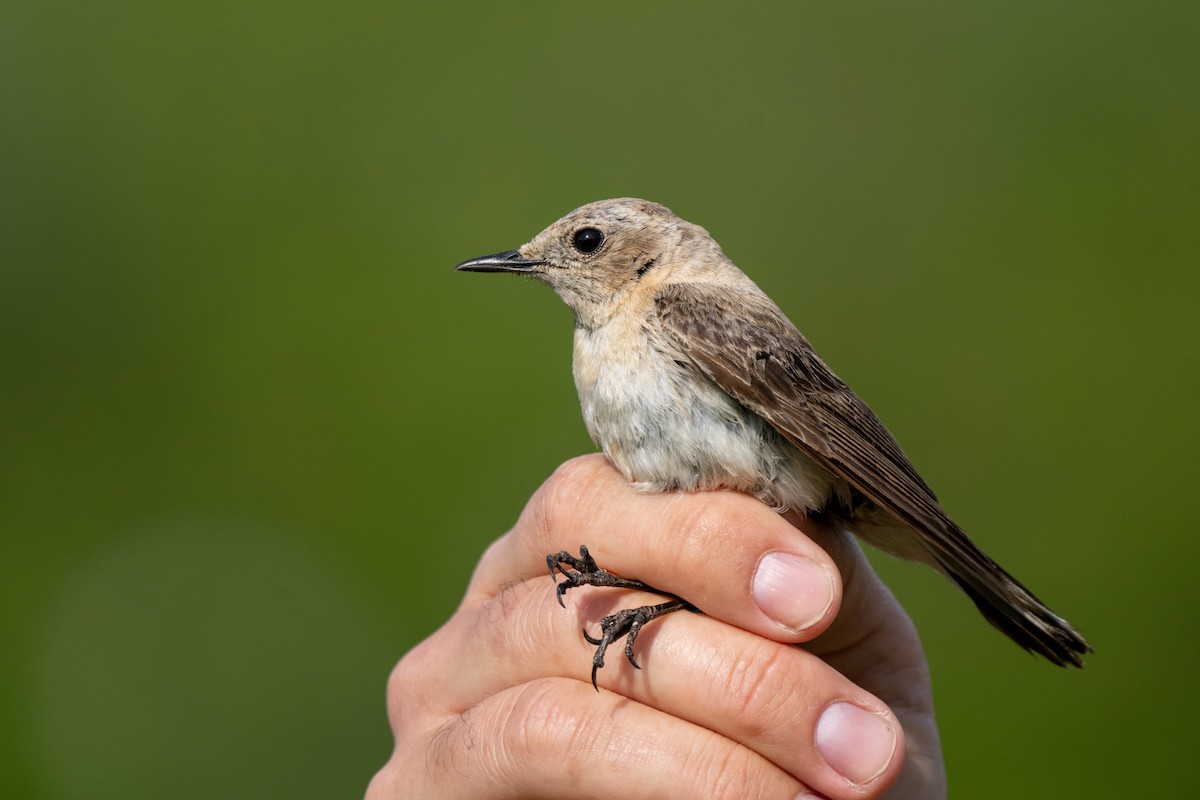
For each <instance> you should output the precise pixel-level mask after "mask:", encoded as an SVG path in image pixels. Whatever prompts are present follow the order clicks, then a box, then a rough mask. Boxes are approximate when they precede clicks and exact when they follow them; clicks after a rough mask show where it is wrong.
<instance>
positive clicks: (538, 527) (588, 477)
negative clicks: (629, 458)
mask: <svg viewBox="0 0 1200 800" xmlns="http://www.w3.org/2000/svg"><path fill="white" fill-rule="evenodd" d="M605 464H606V462H605V461H604V458H603V456H597V455H589V456H580V457H578V458H573V459H571V460H570V461H567V462H566V463H564V464H562V465H560V466H559V467H558V469H556V470H554V472H553V473H552V474H551V475H550V477H549V478H547V479H546V481H545V482H544V483H543V484H542V485H541V486H540V487H538V490H537V491H536V492H534V494H533V497H532V498H530V500H529V504H528V505H527V506H526V507H525V513H524V514H523V515H522V522H523V523H525V524H524V525H523V527H524V528H526V529H527V530H528V531H530V532H531V533H532V534H533V535H534V536H535V537H537V538H539V539H546V540H552V539H553V538H554V534H555V533H557V532H558V531H560V530H562V529H563V528H564V527H569V526H570V522H569V521H570V520H571V519H573V518H575V517H576V516H577V515H578V514H579V510H580V507H581V506H582V505H583V498H584V497H586V496H587V495H589V494H590V493H592V492H593V491H594V490H595V487H596V485H597V483H598V482H599V481H600V480H601V479H602V478H603V477H604V473H605V470H606V467H605Z"/></svg>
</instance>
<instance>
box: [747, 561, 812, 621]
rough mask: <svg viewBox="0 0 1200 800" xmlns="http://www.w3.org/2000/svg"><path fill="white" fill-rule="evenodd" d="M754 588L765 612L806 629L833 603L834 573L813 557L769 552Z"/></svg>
mask: <svg viewBox="0 0 1200 800" xmlns="http://www.w3.org/2000/svg"><path fill="white" fill-rule="evenodd" d="M750 591H751V594H752V595H753V596H754V602H755V604H756V605H757V606H758V608H759V610H761V611H762V612H763V613H764V614H766V615H767V616H768V617H770V618H771V619H773V620H775V621H776V622H778V623H779V624H781V625H783V626H784V627H787V628H790V629H792V630H794V631H802V630H804V629H805V628H808V627H811V626H812V625H815V624H816V623H818V622H820V621H821V618H822V617H824V616H825V613H826V612H827V611H829V606H831V605H832V604H833V576H832V575H830V574H829V570H828V569H827V568H826V567H824V566H822V565H821V564H818V563H817V562H816V561H813V560H812V559H811V558H805V557H804V556H798V555H795V554H793V553H767V554H766V555H765V556H763V557H762V560H761V561H759V562H758V571H757V572H755V573H754V582H753V583H752V584H751V589H750Z"/></svg>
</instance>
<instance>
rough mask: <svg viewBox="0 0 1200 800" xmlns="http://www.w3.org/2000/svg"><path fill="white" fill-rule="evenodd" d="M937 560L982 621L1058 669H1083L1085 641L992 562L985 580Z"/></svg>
mask: <svg viewBox="0 0 1200 800" xmlns="http://www.w3.org/2000/svg"><path fill="white" fill-rule="evenodd" d="M938 561H939V562H940V563H941V566H942V567H943V568H944V569H945V570H946V572H947V573H948V574H949V575H950V577H951V578H953V579H954V582H955V583H957V584H958V585H959V587H960V588H961V589H962V590H963V591H964V592H966V594H967V596H968V597H970V598H971V600H972V601H973V602H974V603H975V605H976V607H977V608H978V609H979V611H980V612H981V613H982V614H983V616H984V618H985V619H987V621H988V622H990V623H992V625H994V626H995V627H996V628H997V629H999V630H1000V631H1001V632H1002V633H1004V634H1005V635H1006V636H1008V638H1010V639H1012V640H1013V641H1014V642H1016V643H1017V644H1019V645H1021V647H1024V648H1025V649H1026V650H1029V651H1030V652H1034V653H1038V654H1040V655H1043V656H1045V657H1046V658H1047V659H1049V660H1050V661H1052V662H1054V663H1055V664H1057V665H1058V666H1060V667H1068V666H1070V667H1082V666H1083V655H1084V654H1085V653H1090V652H1092V648H1091V646H1090V645H1089V644H1088V643H1087V641H1085V640H1084V638H1083V637H1082V636H1081V635H1080V634H1079V632H1078V631H1076V630H1075V629H1074V628H1072V627H1071V624H1070V623H1069V622H1067V621H1066V620H1065V619H1063V618H1062V617H1060V616H1058V615H1057V614H1055V613H1054V612H1053V611H1051V610H1050V609H1049V608H1047V607H1046V605H1045V603H1043V602H1042V601H1041V600H1038V599H1037V597H1035V596H1034V594H1033V592H1030V591H1029V590H1028V589H1026V588H1025V587H1024V586H1022V585H1021V584H1020V583H1019V582H1018V581H1017V580H1016V579H1015V578H1013V577H1012V576H1011V575H1009V574H1008V573H1007V572H1005V571H1004V570H1003V569H1001V568H1000V567H999V566H997V565H996V564H995V563H994V562H991V563H990V564H989V566H990V567H991V568H992V569H989V570H987V572H986V573H985V575H986V578H984V577H983V576H981V575H980V574H979V573H977V572H975V571H974V570H972V569H971V567H970V566H969V565H964V564H951V563H947V560H945V559H940V558H939V559H938ZM989 561H990V559H989ZM964 567H966V569H964Z"/></svg>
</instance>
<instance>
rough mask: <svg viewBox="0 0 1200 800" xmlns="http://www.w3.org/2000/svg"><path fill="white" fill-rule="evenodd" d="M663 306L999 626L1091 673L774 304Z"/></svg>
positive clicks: (759, 300) (729, 380)
mask: <svg viewBox="0 0 1200 800" xmlns="http://www.w3.org/2000/svg"><path fill="white" fill-rule="evenodd" d="M654 299H655V304H656V308H657V311H658V315H659V319H660V320H661V321H662V323H663V326H664V328H665V329H666V331H667V333H668V334H669V335H670V336H672V337H673V339H674V340H675V343H676V344H677V346H678V347H679V349H680V350H681V351H682V352H684V353H686V354H687V355H688V357H690V358H691V359H692V360H693V361H694V362H695V363H696V364H697V365H698V366H699V367H700V368H701V369H702V370H703V371H704V372H705V373H706V374H707V375H708V376H709V377H710V378H712V380H714V381H715V382H716V383H717V384H718V385H719V386H720V387H721V388H722V389H724V390H725V391H726V392H728V393H729V395H730V396H732V397H733V398H734V399H736V400H737V401H738V402H740V403H741V404H742V405H744V406H746V407H747V408H748V409H750V410H751V411H753V412H754V413H756V414H758V415H759V416H760V417H762V418H763V419H765V420H766V421H767V422H768V423H770V425H771V426H772V427H774V428H775V430H777V431H778V432H779V433H780V434H782V435H783V436H784V437H785V438H786V439H787V440H788V441H790V442H791V443H792V444H793V445H795V446H796V447H798V448H799V449H800V450H801V451H803V452H804V453H806V454H807V455H808V456H809V457H810V458H812V459H813V460H814V461H815V462H817V463H818V464H820V465H821V466H822V467H824V468H825V469H827V470H829V471H830V472H832V473H834V474H835V475H840V476H841V477H843V478H845V479H846V480H847V481H848V482H849V483H850V484H851V485H852V486H854V487H855V488H856V489H857V490H858V491H859V492H861V493H862V494H863V495H864V496H865V497H867V498H868V499H870V500H871V501H873V502H874V503H875V504H876V505H878V506H879V507H880V508H883V509H885V510H886V511H888V512H889V513H891V514H892V515H893V516H894V517H896V519H897V520H899V521H901V522H903V523H904V524H906V525H908V526H909V527H911V528H912V529H913V530H914V531H916V532H917V533H918V534H919V535H920V536H921V538H922V540H923V541H924V543H925V545H926V547H927V548H928V549H929V552H930V554H931V555H932V556H933V557H934V558H935V559H936V561H937V562H938V563H939V564H940V565H941V566H942V567H943V568H944V569H945V570H946V571H947V573H948V574H949V575H950V576H951V577H952V578H954V580H955V582H956V583H958V585H959V586H960V587H962V589H963V590H964V591H966V593H967V594H968V595H969V596H970V597H971V599H972V600H973V601H974V602H975V604H976V605H977V606H978V607H979V609H980V610H981V611H982V612H983V614H984V616H985V617H987V619H988V620H989V621H990V622H991V623H992V624H993V625H995V626H996V627H998V628H999V629H1000V630H1002V631H1003V632H1004V633H1006V634H1007V635H1008V636H1010V637H1011V638H1012V639H1013V640H1014V641H1016V642H1017V643H1018V644H1020V645H1021V646H1022V647H1025V648H1026V649H1030V650H1036V651H1037V652H1040V653H1042V654H1043V655H1045V656H1046V657H1047V658H1049V659H1050V660H1052V661H1054V662H1055V663H1057V664H1060V665H1061V664H1068V663H1070V664H1074V665H1076V666H1080V665H1082V660H1081V659H1080V658H1079V655H1078V654H1079V653H1083V652H1085V651H1087V650H1089V649H1090V648H1088V646H1087V642H1085V641H1084V640H1083V638H1082V637H1081V636H1079V634H1078V633H1076V632H1075V631H1074V630H1073V629H1072V628H1071V627H1070V626H1069V625H1068V624H1067V623H1066V622H1065V621H1064V620H1062V619H1060V618H1059V617H1057V616H1056V615H1055V614H1053V612H1051V611H1050V610H1049V609H1048V608H1046V607H1045V606H1044V605H1043V604H1042V603H1041V601H1039V600H1038V599H1037V598H1036V597H1034V596H1033V594H1032V593H1031V592H1029V591H1028V590H1027V589H1025V588H1024V587H1023V586H1021V584H1020V583H1018V582H1017V581H1016V580H1015V579H1014V578H1013V577H1012V576H1010V575H1009V574H1008V573H1007V572H1005V571H1004V570H1003V569H1001V568H1000V567H999V566H998V565H997V564H996V563H995V562H994V561H992V560H991V559H990V558H988V556H987V555H986V554H984V553H983V552H982V551H980V550H979V548H977V547H976V546H975V545H974V544H973V543H972V542H971V540H970V539H968V538H967V536H966V534H965V533H963V532H962V530H961V529H960V528H959V527H958V525H957V524H955V522H954V521H953V520H952V519H951V518H950V517H949V515H947V514H946V512H945V511H943V510H942V507H941V506H940V505H939V504H938V501H937V498H936V497H935V496H934V494H933V492H932V491H931V490H930V488H929V486H928V485H926V483H925V481H924V480H922V479H921V476H920V475H918V474H917V471H916V469H915V468H914V467H913V465H912V464H911V463H909V461H908V458H907V457H906V456H905V455H904V452H903V451H902V450H901V449H900V446H899V445H898V444H897V443H896V440H895V439H893V438H892V435H891V434H890V433H889V432H888V430H887V429H886V428H885V427H884V426H883V423H881V422H880V421H879V419H878V418H877V417H876V416H875V414H874V413H873V412H872V411H871V409H870V408H868V407H867V404H866V403H864V402H863V401H862V400H860V399H859V398H858V396H857V395H855V394H854V393H853V392H852V391H850V389H849V388H848V387H847V386H846V384H845V383H843V382H842V380H841V379H840V378H838V377H837V375H835V374H834V373H833V371H832V370H831V369H829V367H827V366H826V365H825V362H823V361H822V360H821V359H820V357H819V356H818V355H817V354H816V352H814V351H813V348H812V346H811V345H810V344H809V343H808V341H807V340H806V339H805V338H804V336H803V335H801V333H800V332H799V331H798V330H796V328H795V326H794V325H792V324H791V322H789V321H788V319H787V317H786V316H784V314H783V312H782V311H780V310H779V308H778V307H777V306H776V305H775V304H774V303H772V302H771V301H770V299H768V298H767V297H766V296H765V295H763V294H761V293H760V292H757V291H738V290H735V289H727V288H723V287H710V286H704V285H700V284H675V285H667V286H665V287H663V288H662V289H660V290H659V292H658V293H657V294H656V295H655V298H654Z"/></svg>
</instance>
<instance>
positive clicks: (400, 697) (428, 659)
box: [387, 639, 437, 730]
mask: <svg viewBox="0 0 1200 800" xmlns="http://www.w3.org/2000/svg"><path fill="white" fill-rule="evenodd" d="M434 655H435V654H434V652H433V646H432V644H431V643H430V640H429V639H426V640H425V641H423V642H421V643H420V644H418V645H417V646H416V647H414V648H413V649H412V650H409V651H408V652H407V653H405V654H404V657H403V658H401V659H400V660H399V661H398V662H396V666H394V667H392V671H391V673H390V674H389V675H388V679H387V707H388V715H389V717H390V718H391V722H392V729H393V730H399V724H400V718H401V717H402V716H405V715H406V714H407V712H409V711H411V710H412V709H413V708H414V707H415V706H416V704H417V703H418V701H419V700H420V699H421V698H423V697H424V696H425V692H423V691H421V687H424V686H427V685H429V684H430V682H431V677H432V676H433V675H434V674H436V673H434V672H433V670H436V669H437V666H436V663H435V660H434Z"/></svg>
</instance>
